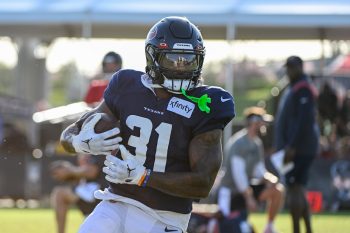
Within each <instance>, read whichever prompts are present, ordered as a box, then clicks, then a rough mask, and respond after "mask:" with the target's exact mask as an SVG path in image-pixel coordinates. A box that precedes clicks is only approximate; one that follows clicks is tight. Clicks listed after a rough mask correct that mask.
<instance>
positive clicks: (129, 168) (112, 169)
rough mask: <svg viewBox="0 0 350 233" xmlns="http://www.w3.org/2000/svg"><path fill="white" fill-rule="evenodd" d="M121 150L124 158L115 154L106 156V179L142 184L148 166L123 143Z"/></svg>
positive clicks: (104, 169)
mask: <svg viewBox="0 0 350 233" xmlns="http://www.w3.org/2000/svg"><path fill="white" fill-rule="evenodd" d="M119 150H120V153H121V156H122V158H123V160H121V159H119V158H117V157H115V156H113V155H107V156H106V160H105V162H104V164H105V166H106V167H104V168H103V172H104V173H105V174H106V180H108V181H109V182H112V183H116V184H118V183H119V184H136V185H139V186H140V185H142V182H143V179H144V177H145V175H146V168H145V167H144V166H143V164H142V163H141V162H140V161H138V160H137V159H136V157H135V156H134V155H132V154H130V152H129V151H128V150H127V149H126V148H125V147H124V146H123V145H120V146H119Z"/></svg>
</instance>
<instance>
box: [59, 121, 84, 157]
mask: <svg viewBox="0 0 350 233" xmlns="http://www.w3.org/2000/svg"><path fill="white" fill-rule="evenodd" d="M79 131H80V129H79V128H78V127H77V126H76V125H75V124H72V125H70V126H68V127H67V128H66V129H65V130H64V131H63V132H62V134H61V138H60V142H61V145H62V146H63V148H64V149H65V150H66V151H67V152H69V153H76V151H75V149H74V147H73V136H74V135H77V134H78V133H79Z"/></svg>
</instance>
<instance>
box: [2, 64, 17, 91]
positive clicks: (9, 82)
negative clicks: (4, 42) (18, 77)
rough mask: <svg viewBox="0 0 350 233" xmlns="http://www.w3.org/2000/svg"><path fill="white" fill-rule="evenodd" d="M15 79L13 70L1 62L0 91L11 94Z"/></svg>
mask: <svg viewBox="0 0 350 233" xmlns="http://www.w3.org/2000/svg"><path fill="white" fill-rule="evenodd" d="M14 81H15V77H14V73H13V71H12V70H11V69H9V68H8V67H7V66H5V65H4V64H2V63H0V93H2V94H8V95H9V94H11V93H12V92H13V87H14Z"/></svg>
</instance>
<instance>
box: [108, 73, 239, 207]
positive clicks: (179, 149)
mask: <svg viewBox="0 0 350 233" xmlns="http://www.w3.org/2000/svg"><path fill="white" fill-rule="evenodd" d="M146 79H147V76H146V75H145V74H144V73H142V72H139V71H134V70H120V71H119V72H117V73H116V74H114V76H113V78H112V80H111V82H110V84H109V86H108V88H107V89H106V91H105V93H104V101H105V103H106V104H107V106H108V107H109V109H110V110H111V111H112V112H113V114H114V115H115V116H116V117H117V118H118V119H120V130H121V136H122V139H123V142H122V143H123V144H124V145H125V146H126V148H127V149H128V150H129V151H130V153H132V154H134V155H136V157H137V159H138V160H140V161H142V162H144V166H145V167H146V168H148V169H152V170H153V171H155V172H189V171H190V170H191V169H190V164H189V156H188V151H189V144H190V142H191V140H192V138H193V137H194V136H196V135H198V134H201V133H204V132H207V131H210V130H213V129H223V128H224V127H225V125H226V124H227V123H228V122H229V121H230V120H231V119H232V118H233V117H234V115H235V114H234V104H233V98H232V96H231V95H230V94H229V93H227V92H226V91H224V90H223V89H221V88H218V87H208V86H202V87H198V88H196V89H194V90H193V91H191V92H189V93H188V94H189V95H191V96H195V97H200V96H202V95H203V94H208V96H209V97H210V98H211V103H210V104H209V105H208V106H209V107H210V108H211V111H210V113H205V112H202V111H200V109H199V108H198V107H197V104H195V103H193V102H191V101H190V100H188V99H187V98H186V97H185V96H183V95H175V94H174V95H172V96H171V97H170V98H167V99H160V98H158V97H157V96H156V95H155V94H154V92H153V90H152V88H150V87H149V86H148V85H147V84H146ZM110 191H111V192H113V193H116V194H119V195H121V196H125V197H129V198H132V199H135V200H138V201H140V202H142V203H144V204H145V205H147V206H149V207H151V208H153V209H157V210H168V211H174V212H178V213H189V212H190V211H191V209H192V200H191V199H187V198H180V197H176V196H172V195H169V194H166V193H163V192H160V191H158V190H155V189H153V188H149V187H145V188H142V187H138V186H136V185H128V184H114V183H110Z"/></svg>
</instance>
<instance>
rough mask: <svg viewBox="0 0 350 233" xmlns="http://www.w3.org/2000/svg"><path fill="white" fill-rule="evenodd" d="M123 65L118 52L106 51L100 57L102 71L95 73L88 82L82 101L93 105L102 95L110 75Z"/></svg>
mask: <svg viewBox="0 0 350 233" xmlns="http://www.w3.org/2000/svg"><path fill="white" fill-rule="evenodd" d="M122 66H123V60H122V58H121V56H120V55H119V54H118V53H115V52H113V51H111V52H108V53H107V54H106V55H105V56H104V57H103V59H102V73H100V74H98V75H96V76H95V77H94V78H93V80H92V81H91V83H90V86H89V88H88V90H87V93H86V95H85V98H84V101H85V102H86V103H87V104H88V105H90V106H91V107H95V106H96V105H97V104H98V103H99V102H100V101H101V100H102V97H103V92H104V91H105V89H106V88H107V86H108V83H109V80H110V79H111V78H112V75H113V74H114V73H115V72H117V71H118V70H120V69H121V68H122Z"/></svg>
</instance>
